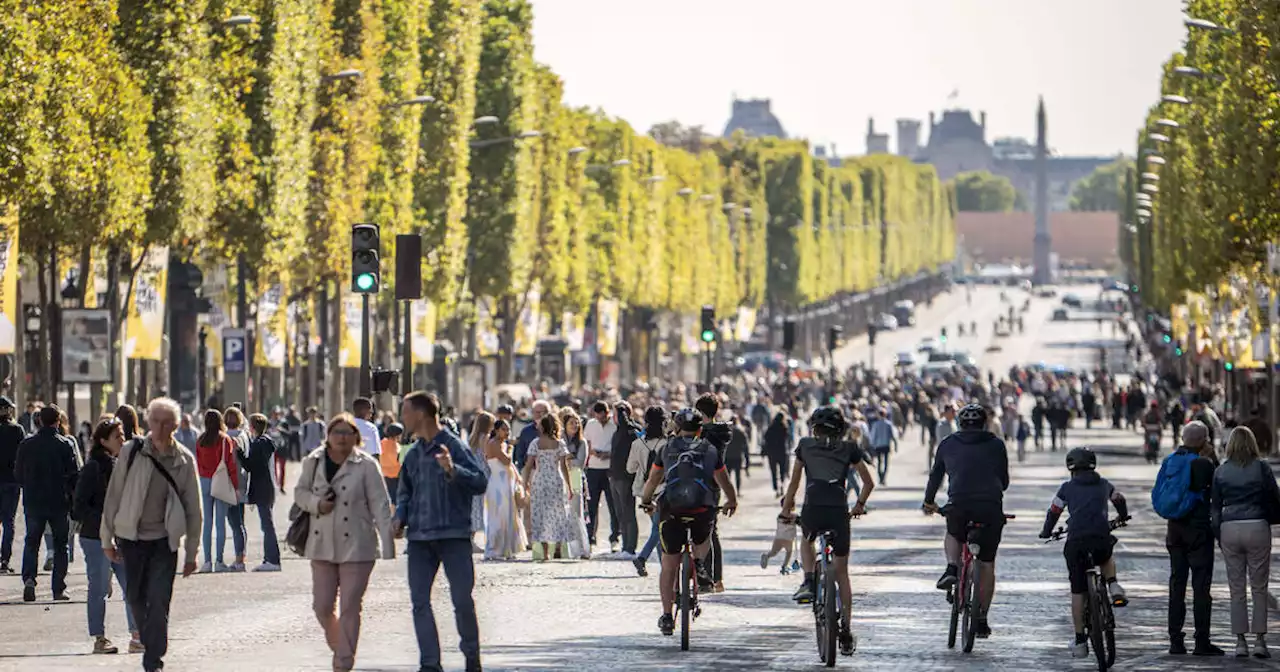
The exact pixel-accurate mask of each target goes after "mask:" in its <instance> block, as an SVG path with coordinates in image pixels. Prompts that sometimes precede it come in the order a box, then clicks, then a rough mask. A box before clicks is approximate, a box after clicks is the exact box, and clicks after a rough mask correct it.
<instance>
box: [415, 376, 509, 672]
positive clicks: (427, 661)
mask: <svg viewBox="0 0 1280 672" xmlns="http://www.w3.org/2000/svg"><path fill="white" fill-rule="evenodd" d="M400 417H401V418H403V420H404V423H405V427H406V428H408V429H409V430H410V431H411V432H413V435H414V436H416V437H418V442H417V445H416V446H414V449H413V450H411V451H409V453H408V454H406V456H405V461H404V465H403V466H402V467H401V469H400V488H399V490H400V491H399V494H398V496H397V500H398V501H397V503H396V529H397V532H398V533H401V534H404V535H405V536H406V537H407V538H408V540H409V547H408V550H407V553H408V554H409V595H410V600H411V601H412V603H413V628H414V631H415V633H416V634H417V638H418V651H419V658H418V665H419V670H421V671H422V672H443V668H442V667H441V666H440V635H439V633H438V632H437V630H436V619H435V613H434V612H433V611H432V610H431V588H432V586H433V585H434V584H435V580H436V574H437V572H439V570H440V567H441V565H443V566H444V573H445V577H446V578H447V579H448V581H449V595H450V597H451V598H452V600H453V613H454V619H455V621H456V623H457V628H458V636H459V639H460V640H461V641H460V643H459V647H458V648H459V649H461V651H462V655H463V656H465V657H466V661H467V668H466V669H467V672H480V669H481V668H480V626H479V623H477V621H476V605H475V601H474V599H473V598H472V596H471V591H472V590H473V589H474V588H475V565H474V564H473V563H472V561H471V542H470V541H469V539H470V536H471V535H470V530H471V520H470V518H471V516H470V511H471V506H470V505H471V498H472V497H474V496H475V495H477V494H479V493H482V492H484V491H485V488H486V487H487V486H488V479H486V478H485V476H484V472H483V471H481V470H480V465H478V464H476V462H475V460H474V459H473V458H472V457H471V452H470V451H468V450H467V449H466V446H464V445H463V444H462V440H461V439H459V438H458V437H457V436H454V435H453V434H452V433H450V432H447V431H443V429H442V428H441V426H440V400H439V399H437V398H436V395H434V394H430V393H427V392H411V393H409V394H407V395H405V398H404V401H403V402H402V408H401V412H400Z"/></svg>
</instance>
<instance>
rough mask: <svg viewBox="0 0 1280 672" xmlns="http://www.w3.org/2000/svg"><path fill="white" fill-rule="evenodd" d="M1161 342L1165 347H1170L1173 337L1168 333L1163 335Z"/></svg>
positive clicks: (1161, 335)
mask: <svg viewBox="0 0 1280 672" xmlns="http://www.w3.org/2000/svg"><path fill="white" fill-rule="evenodd" d="M1160 340H1162V341H1164V344H1165V345H1169V344H1170V343H1172V342H1173V336H1171V335H1169V333H1168V332H1165V333H1163V334H1160Z"/></svg>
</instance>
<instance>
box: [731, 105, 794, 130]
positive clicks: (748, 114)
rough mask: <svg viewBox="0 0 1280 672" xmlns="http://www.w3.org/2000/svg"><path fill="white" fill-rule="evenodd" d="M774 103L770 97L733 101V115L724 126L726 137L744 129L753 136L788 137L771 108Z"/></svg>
mask: <svg viewBox="0 0 1280 672" xmlns="http://www.w3.org/2000/svg"><path fill="white" fill-rule="evenodd" d="M771 107H772V104H771V102H770V100H769V99H768V98H762V99H756V100H737V99H735V100H734V101H733V115H732V116H730V117H729V123H728V124H726V125H725V127H724V137H726V138H728V137H731V136H732V135H733V134H734V132H735V131H742V132H744V133H746V134H747V135H749V136H753V137H770V136H772V137H776V138H784V139H785V138H786V137H787V132H786V131H785V130H783V128H782V123H781V122H779V121H778V118H777V117H776V116H774V114H773V110H772V109H770V108H771Z"/></svg>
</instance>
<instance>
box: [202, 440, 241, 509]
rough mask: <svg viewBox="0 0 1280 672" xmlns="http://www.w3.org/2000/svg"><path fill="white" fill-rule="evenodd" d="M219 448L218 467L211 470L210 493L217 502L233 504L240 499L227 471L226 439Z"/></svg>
mask: <svg viewBox="0 0 1280 672" xmlns="http://www.w3.org/2000/svg"><path fill="white" fill-rule="evenodd" d="M219 448H220V449H219V451H218V452H219V455H218V469H217V471H215V472H213V479H212V482H211V483H210V484H209V490H210V494H212V495H213V498H214V499H216V500H218V501H219V502H224V503H226V504H230V505H232V506H235V505H236V504H237V503H239V501H240V500H239V498H238V497H237V496H236V486H235V485H233V484H232V483H231V474H230V473H228V471H227V460H226V457H225V455H226V450H227V439H223V441H222V443H221V444H220V445H219Z"/></svg>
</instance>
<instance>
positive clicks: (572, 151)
mask: <svg viewBox="0 0 1280 672" xmlns="http://www.w3.org/2000/svg"><path fill="white" fill-rule="evenodd" d="M585 151H587V148H586V147H574V148H572V149H570V150H569V156H577V155H579V154H581V153H583V152H585Z"/></svg>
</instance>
